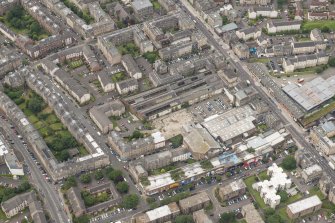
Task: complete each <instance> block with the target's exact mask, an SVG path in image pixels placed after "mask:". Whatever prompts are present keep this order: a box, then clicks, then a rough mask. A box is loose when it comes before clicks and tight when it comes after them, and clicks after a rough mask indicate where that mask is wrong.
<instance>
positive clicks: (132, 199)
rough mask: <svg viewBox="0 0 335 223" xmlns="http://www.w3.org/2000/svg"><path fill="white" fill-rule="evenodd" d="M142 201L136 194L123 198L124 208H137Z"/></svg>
mask: <svg viewBox="0 0 335 223" xmlns="http://www.w3.org/2000/svg"><path fill="white" fill-rule="evenodd" d="M139 201H140V198H139V197H138V196H137V195H136V194H128V195H126V196H124V197H123V201H122V206H123V207H124V208H126V209H133V208H135V207H136V206H137V205H138V203H139Z"/></svg>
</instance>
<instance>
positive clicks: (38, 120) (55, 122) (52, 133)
mask: <svg viewBox="0 0 335 223" xmlns="http://www.w3.org/2000/svg"><path fill="white" fill-rule="evenodd" d="M5 91H7V94H12V95H13V92H14V93H15V92H17V89H5ZM25 92H26V94H22V95H18V96H15V98H13V99H18V98H20V99H23V100H24V101H25V102H23V103H21V104H20V105H19V106H20V108H21V110H22V111H23V112H24V114H25V115H26V116H27V117H28V119H29V121H30V122H31V123H32V124H33V125H34V127H35V128H36V129H37V130H38V131H39V133H40V134H41V136H42V137H43V138H44V140H45V141H46V143H47V144H48V146H49V148H50V150H51V151H52V152H53V154H54V155H55V157H56V158H57V159H58V160H60V161H61V157H60V156H57V154H59V151H60V150H68V149H70V147H71V148H73V147H79V144H78V143H75V142H76V140H75V139H74V138H73V136H72V135H71V133H70V132H69V131H68V130H67V129H66V127H65V126H64V125H63V123H61V121H60V120H59V119H58V117H57V116H56V115H55V113H54V112H53V110H52V109H51V108H50V107H48V106H47V104H46V103H44V102H43V104H42V105H41V106H42V109H41V111H40V112H37V111H35V113H33V112H32V111H31V110H29V109H28V108H27V107H26V105H27V103H26V102H27V101H28V100H31V99H32V98H34V97H38V96H37V94H36V93H34V92H33V91H32V90H30V89H26V90H25ZM65 140H68V141H65ZM66 142H71V143H72V144H71V145H68V144H66ZM57 143H58V144H57ZM60 143H62V144H61V145H60ZM55 148H57V149H55ZM78 149H79V153H80V154H81V155H87V154H88V152H87V151H86V150H85V148H84V147H82V148H78ZM56 150H57V151H58V152H57V151H56ZM84 150H85V151H84Z"/></svg>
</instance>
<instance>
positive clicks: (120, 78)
mask: <svg viewBox="0 0 335 223" xmlns="http://www.w3.org/2000/svg"><path fill="white" fill-rule="evenodd" d="M126 78H127V77H126V75H125V74H124V72H122V71H121V72H118V73H115V74H113V75H112V81H113V83H117V82H120V81H123V80H125V79H126Z"/></svg>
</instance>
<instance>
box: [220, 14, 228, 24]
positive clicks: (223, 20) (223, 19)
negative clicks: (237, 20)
mask: <svg viewBox="0 0 335 223" xmlns="http://www.w3.org/2000/svg"><path fill="white" fill-rule="evenodd" d="M221 18H222V25H226V24H228V23H229V20H228V17H227V16H222V17H221Z"/></svg>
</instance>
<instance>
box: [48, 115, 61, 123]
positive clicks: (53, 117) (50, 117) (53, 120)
mask: <svg viewBox="0 0 335 223" xmlns="http://www.w3.org/2000/svg"><path fill="white" fill-rule="evenodd" d="M46 122H47V123H48V124H50V125H52V124H54V123H57V122H60V120H59V119H58V118H57V116H56V115H55V114H53V113H52V114H49V115H48V118H47V119H46Z"/></svg>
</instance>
